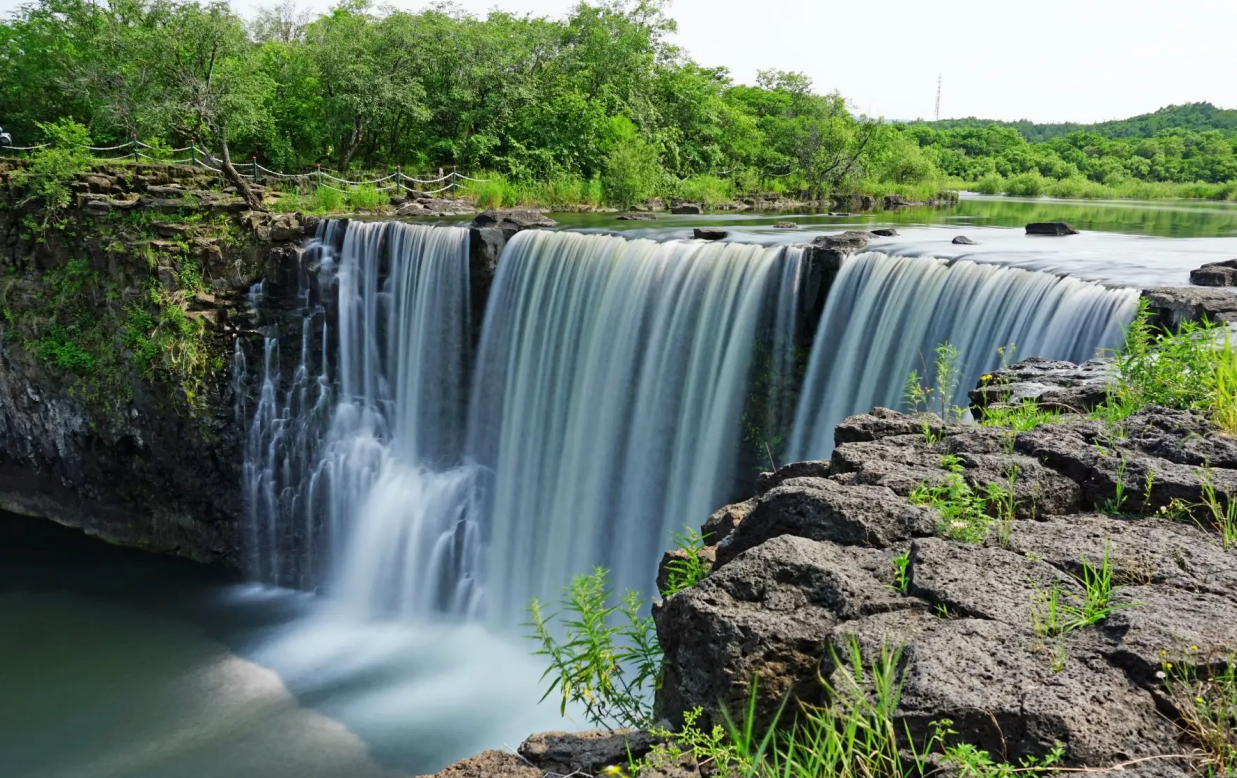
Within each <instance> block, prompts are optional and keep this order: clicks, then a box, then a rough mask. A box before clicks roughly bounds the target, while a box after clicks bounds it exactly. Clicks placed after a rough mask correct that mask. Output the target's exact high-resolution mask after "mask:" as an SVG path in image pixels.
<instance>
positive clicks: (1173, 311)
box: [1142, 286, 1237, 328]
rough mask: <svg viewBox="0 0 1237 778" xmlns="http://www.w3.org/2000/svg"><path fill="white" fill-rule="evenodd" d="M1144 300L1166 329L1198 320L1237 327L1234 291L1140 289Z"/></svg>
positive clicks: (1236, 300) (1165, 288)
mask: <svg viewBox="0 0 1237 778" xmlns="http://www.w3.org/2000/svg"><path fill="white" fill-rule="evenodd" d="M1142 296H1143V299H1144V300H1146V301H1147V302H1148V303H1150V305H1151V310H1152V311H1153V312H1154V313H1155V316H1156V319H1157V320H1158V322H1159V323H1160V324H1163V325H1164V326H1166V327H1173V328H1176V327H1180V326H1181V324H1182V323H1183V322H1187V321H1193V322H1196V321H1200V320H1202V318H1203V317H1206V318H1207V319H1208V320H1210V321H1213V322H1221V321H1222V322H1226V323H1228V324H1237V289H1233V288H1229V287H1219V288H1207V287H1198V286H1178V287H1159V288H1156V289H1145V290H1143V294H1142Z"/></svg>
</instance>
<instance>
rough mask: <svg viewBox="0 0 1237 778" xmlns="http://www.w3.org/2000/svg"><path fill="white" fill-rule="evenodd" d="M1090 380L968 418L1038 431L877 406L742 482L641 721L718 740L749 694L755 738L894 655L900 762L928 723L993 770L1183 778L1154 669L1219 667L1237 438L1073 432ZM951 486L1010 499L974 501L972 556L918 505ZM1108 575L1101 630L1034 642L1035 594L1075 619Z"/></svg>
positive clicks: (1099, 427) (1194, 432)
mask: <svg viewBox="0 0 1237 778" xmlns="http://www.w3.org/2000/svg"><path fill="white" fill-rule="evenodd" d="M1106 380H1107V369H1106V367H1105V366H1104V365H1103V364H1102V363H1088V364H1086V365H1081V366H1079V365H1071V364H1069V363H1061V362H1052V361H1049V360H1043V359H1034V360H1027V361H1026V362H1023V363H1020V364H1018V365H1015V366H1013V367H1012V368H1010V369H1008V370H1007V371H1002V372H998V373H995V374H993V375H991V376H990V377H988V379H987V380H986V381H984V382H983V383H981V385H980V386H978V387H977V388H976V389H975V391H974V392H972V394H971V397H972V400H973V402H975V404H976V411H977V412H980V413H982V411H983V409H984V408H985V407H987V406H989V405H990V404H991V403H993V402H1004V403H1008V402H1021V401H1022V400H1024V399H1026V400H1031V401H1034V402H1038V403H1042V404H1043V405H1046V406H1048V407H1052V408H1057V409H1061V410H1063V411H1065V415H1064V416H1063V417H1062V419H1061V421H1060V422H1059V423H1054V424H1051V425H1047V426H1040V427H1037V428H1035V429H1032V430H1026V431H1015V430H1010V429H1001V428H995V427H980V426H977V425H974V424H952V423H943V422H941V421H940V420H939V419H936V418H935V417H930V416H925V417H918V416H907V415H904V414H900V413H897V412H895V411H890V410H887V409H877V410H875V411H874V412H873V413H871V414H865V415H862V416H858V417H852V418H851V419H848V420H847V421H846V422H845V423H844V424H843V425H840V426H839V427H838V429H837V436H836V437H837V444H836V448H835V450H834V452H833V456H832V457H831V459H830V460H829V461H827V462H811V463H795V464H791V465H788V466H786V467H784V468H782V469H781V470H779V471H777V472H775V473H769V474H766V475H764V476H762V477H761V480H760V487H761V488H760V489H759V493H758V494H757V495H756V496H755V497H754V498H753V499H751V500H749V501H747V502H745V503H742V504H738V505H735V506H728V507H727V508H725V509H723V510H721V511H718V513H716V514H714V516H712V517H710V519H709V522H708V524H707V525H706V526H709V527H711V528H714V529H715V530H720V531H718V532H717V534H718V536H719V537H718V538H717V539H716V540H712V539H710V540H708V541H707V542H711V543H712V542H716V543H717V545H716V547H715V548H714V549H712V551H713V553H714V555H715V556H714V558H715V565H714V568H713V571H712V572H711V573H710V575H709V576H708V577H706V578H705V579H704V580H702V581H701V582H700V583H698V584H697V585H696V586H694V587H692V588H689V589H687V590H684V591H682V592H680V593H677V594H675V595H673V596H671V597H669V598H667V599H666V600H665V601H664V602H663V603H661V604H660V605H658V606H657V607H655V609H654V617H655V619H656V623H657V630H658V636H659V639H660V640H661V643H662V646H663V648H664V649H665V652H666V663H665V684H664V686H663V688H662V689H661V691H660V693H659V704H660V706H661V707H660V710H661V712H662V713H663V714H664V715H666V716H668V717H670V718H671V719H675V720H677V718H678V717H679V716H681V714H682V713H683V712H684V711H686V710H690V709H692V708H693V707H695V706H702V707H703V708H704V709H705V710H706V717H708V716H709V715H712V716H713V717H714V718H713V719H712V720H716V716H717V714H716V711H718V710H720V706H719V703H720V705H724V706H725V707H727V708H728V709H729V710H731V711H735V710H740V709H742V707H743V706H744V705H746V702H747V700H748V697H749V695H750V694H751V693H752V688H753V683H755V689H756V700H757V711H758V718H759V719H760V721H762V722H769V721H771V720H772V718H773V716H774V714H775V713H776V711H777V710H778V708H779V706H780V705H781V704H782V701H783V699H790V700H792V701H793V700H797V701H799V702H800V703H806V704H821V703H824V702H826V701H827V700H828V699H829V697H830V694H831V690H833V693H837V690H839V689H844V688H846V686H847V684H853V673H854V669H853V665H852V664H851V663H852V661H853V657H852V653H853V652H855V651H858V653H859V655H860V657H861V661H862V662H863V663H865V664H868V665H871V664H873V663H876V662H878V661H880V660H881V658H882V656H883V657H886V658H888V657H891V656H892V657H893V658H894V661H895V667H896V668H897V671H898V672H899V674H900V677H901V679H902V693H901V696H900V698H899V701H898V704H897V708H896V711H895V712H894V720H895V721H894V723H895V726H896V727H897V728H898V729H899V731H900V732H901V731H903V730H905V731H906V732H908V733H909V739H910V740H911V741H913V742H923V741H924V739H926V738H927V737H928V736H929V735H930V734H931V731H932V726H933V722H936V721H940V720H942V719H949V720H951V721H952V722H953V726H952V728H953V729H954V730H956V731H957V732H959V733H961V735H960V737H961V739H963V740H965V741H966V742H969V743H972V744H974V745H975V746H977V747H979V748H982V749H985V750H988V751H990V752H991V753H993V754H1000V755H1002V758H1004V759H1009V760H1011V761H1016V760H1018V759H1021V758H1023V757H1027V756H1043V755H1045V754H1047V753H1049V752H1051V750H1052V749H1053V748H1054V746H1055V745H1056V744H1058V743H1060V744H1062V745H1063V746H1064V748H1065V755H1064V758H1065V762H1066V764H1068V765H1072V766H1088V767H1101V766H1108V765H1113V764H1117V763H1120V762H1124V761H1127V760H1131V759H1139V758H1142V757H1156V759H1155V761H1154V764H1155V765H1156V768H1155V771H1156V772H1157V774H1163V775H1168V774H1172V775H1183V774H1184V773H1185V771H1186V764H1185V762H1184V760H1182V759H1177V758H1169V759H1161V757H1165V756H1172V755H1176V754H1180V753H1183V749H1184V748H1185V747H1184V746H1183V745H1182V744H1181V742H1180V741H1181V740H1182V738H1183V734H1182V732H1181V731H1180V730H1179V729H1178V728H1176V727H1175V726H1174V725H1173V719H1174V710H1175V708H1174V706H1175V705H1177V704H1179V703H1180V701H1179V699H1178V698H1177V697H1174V696H1173V695H1172V694H1170V693H1169V691H1168V689H1167V687H1166V686H1165V684H1164V681H1163V680H1162V675H1163V673H1162V670H1163V668H1164V667H1165V663H1167V662H1172V663H1174V665H1175V666H1176V667H1178V668H1179V669H1180V668H1181V667H1183V666H1184V667H1193V668H1194V672H1197V673H1201V674H1206V673H1207V672H1208V667H1209V665H1208V662H1209V661H1210V660H1209V659H1206V658H1205V657H1214V656H1217V655H1226V653H1227V652H1232V651H1234V650H1237V572H1234V571H1235V570H1237V548H1226V547H1225V542H1224V540H1223V539H1222V537H1221V535H1220V534H1219V533H1218V532H1217V530H1216V529H1215V528H1214V527H1213V526H1212V525H1213V524H1214V520H1215V519H1214V516H1213V515H1212V513H1211V509H1210V508H1209V507H1205V506H1206V503H1207V501H1208V500H1209V499H1210V498H1209V496H1208V494H1206V490H1205V488H1204V483H1207V484H1210V485H1211V486H1213V487H1214V488H1215V490H1216V494H1217V495H1218V498H1217V499H1218V501H1219V510H1221V511H1223V510H1225V507H1224V506H1225V505H1227V504H1228V502H1229V501H1230V500H1237V439H1234V438H1232V437H1229V436H1227V435H1225V434H1223V433H1221V432H1220V431H1219V430H1217V429H1216V428H1214V427H1213V426H1212V425H1211V424H1210V422H1208V421H1207V420H1206V419H1205V418H1202V417H1201V416H1199V415H1198V414H1194V413H1190V412H1186V411H1175V410H1169V409H1165V408H1148V409H1145V410H1142V411H1140V412H1138V413H1135V414H1134V415H1133V416H1131V417H1129V418H1128V419H1127V420H1125V422H1124V424H1123V425H1122V428H1121V430H1120V432H1119V433H1118V432H1117V431H1115V430H1114V428H1112V427H1111V426H1106V425H1105V424H1104V423H1102V422H1100V421H1095V420H1092V419H1090V418H1088V417H1087V416H1086V415H1085V412H1086V411H1088V410H1090V408H1092V407H1094V406H1095V405H1096V404H1097V403H1099V402H1101V401H1102V400H1103V396H1104V392H1103V386H1104V384H1105V383H1106ZM998 385H999V387H1000V390H999V392H998V390H997V388H996V387H997V386H998ZM925 428H926V429H927V433H925V431H924V430H925ZM946 457H948V460H946ZM946 462H948V463H949V468H948V469H947V468H946V464H945V463H946ZM955 474H957V475H955ZM950 478H960V480H961V482H962V483H963V484H964V485H965V487H964V488H966V489H969V490H970V493H971V494H976V495H982V494H986V493H987V489H988V488H989V485H996V486H997V487H998V488H1004V489H1008V487H1009V485H1010V484H1011V483H1012V485H1013V492H1012V493H1013V496H1014V499H1013V502H1012V503H1010V502H1006V503H1003V504H1004V505H1007V506H1009V509H1006V510H1007V512H1005V513H1002V510H1001V509H997V508H996V507H995V506H994V505H993V504H991V503H989V504H988V506H987V510H988V512H989V514H990V518H989V519H988V521H989V522H990V526H989V532H988V534H987V536H986V540H984V541H983V542H982V543H964V542H960V541H957V540H953V539H950V538H949V537H948V530H949V526H948V525H946V524H944V523H943V522H944V518H943V515H942V514H941V513H940V512H939V511H938V510H937V509H936V508H933V507H930V506H928V505H920V504H916V503H917V502H922V497H919V496H916V495H922V494H923V489H924V487H933V486H938V485H942V484H945V483H950V481H949V479H950ZM896 560H905V561H900V562H897V563H895V561H896ZM1088 565H1089V566H1090V567H1088ZM1105 565H1107V570H1108V571H1109V573H1110V574H1111V575H1112V580H1113V581H1114V582H1115V583H1114V586H1115V591H1114V593H1113V594H1112V596H1111V598H1112V599H1111V602H1112V607H1113V610H1111V611H1110V612H1108V614H1107V617H1106V618H1103V617H1100V618H1096V619H1095V620H1094V623H1091V624H1088V625H1086V626H1081V627H1078V628H1075V629H1070V630H1068V631H1067V632H1065V633H1064V634H1060V635H1058V634H1056V632H1055V631H1052V630H1049V629H1046V628H1045V627H1044V626H1043V624H1044V619H1045V618H1046V617H1047V616H1046V612H1045V608H1046V605H1045V602H1046V599H1045V598H1046V597H1047V596H1048V593H1055V594H1053V595H1052V596H1054V597H1057V598H1058V599H1059V600H1060V601H1062V602H1066V603H1075V602H1081V601H1082V600H1085V598H1086V594H1085V586H1084V583H1083V581H1084V579H1085V578H1086V577H1087V575H1091V573H1089V572H1088V571H1089V570H1094V569H1100V568H1103V567H1104V566H1105ZM899 570H903V571H904V574H903V575H899V572H898V571H899ZM1157 673H1160V674H1161V675H1160V676H1157ZM822 678H823V679H824V683H822V682H821V679H822ZM790 704H791V705H792V706H793V705H794V704H795V703H794V702H791V703H790Z"/></svg>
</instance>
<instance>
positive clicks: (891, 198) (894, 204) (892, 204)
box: [884, 194, 913, 209]
mask: <svg viewBox="0 0 1237 778" xmlns="http://www.w3.org/2000/svg"><path fill="white" fill-rule="evenodd" d="M884 203H885V208H887V209H892V208H901V207H902V206H904V205H913V203H912V202H911V201H910V200H907V199H906V198H905V197H903V196H902V195H897V194H887V195H885V198H884Z"/></svg>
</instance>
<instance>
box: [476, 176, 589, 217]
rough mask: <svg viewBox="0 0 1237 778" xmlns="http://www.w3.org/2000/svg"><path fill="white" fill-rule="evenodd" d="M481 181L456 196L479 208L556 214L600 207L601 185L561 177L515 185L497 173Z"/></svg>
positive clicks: (515, 182)
mask: <svg viewBox="0 0 1237 778" xmlns="http://www.w3.org/2000/svg"><path fill="white" fill-rule="evenodd" d="M474 178H477V179H484V180H480V181H464V182H462V184H461V186H460V187H459V189H458V190H457V191H456V194H457V195H458V196H460V197H463V198H465V199H467V200H471V201H472V202H474V203H476V204H477V207H479V208H516V207H519V206H528V207H545V208H551V209H555V210H561V209H572V208H581V207H584V208H594V207H596V206H598V205H600V204H601V182H600V180H599V179H597V178H593V179H586V178H583V177H582V176H575V175H571V174H567V173H561V174H557V175H554V176H551V177H550V178H548V179H545V180H538V181H515V180H511V179H509V178H507V177H506V176H503V175H501V174H498V173H488V172H483V173H478V174H476V175H475V176H474Z"/></svg>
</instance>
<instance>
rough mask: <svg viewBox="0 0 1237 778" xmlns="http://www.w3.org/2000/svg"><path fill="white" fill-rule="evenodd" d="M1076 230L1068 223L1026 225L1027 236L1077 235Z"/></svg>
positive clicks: (1034, 223)
mask: <svg viewBox="0 0 1237 778" xmlns="http://www.w3.org/2000/svg"><path fill="white" fill-rule="evenodd" d="M1077 234H1078V230H1076V229H1074V228H1073V227H1072V226H1070V224H1069V222H1031V223H1030V224H1028V225H1027V235H1077Z"/></svg>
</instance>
